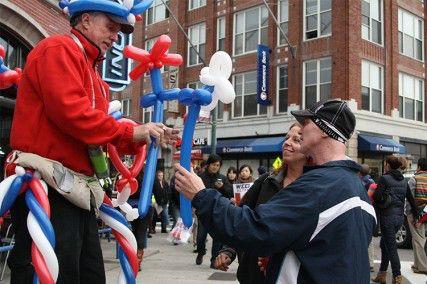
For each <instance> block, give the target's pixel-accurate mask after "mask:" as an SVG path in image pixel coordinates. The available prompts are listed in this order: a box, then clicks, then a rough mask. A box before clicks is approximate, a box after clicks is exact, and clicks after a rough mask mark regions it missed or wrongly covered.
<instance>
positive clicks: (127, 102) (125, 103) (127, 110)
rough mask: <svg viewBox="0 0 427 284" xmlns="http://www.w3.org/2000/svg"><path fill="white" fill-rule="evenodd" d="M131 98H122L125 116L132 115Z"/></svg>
mask: <svg viewBox="0 0 427 284" xmlns="http://www.w3.org/2000/svg"><path fill="white" fill-rule="evenodd" d="M131 106H132V105H131V99H123V100H122V110H121V111H122V113H123V116H125V117H129V116H130V115H131V113H132V112H131Z"/></svg>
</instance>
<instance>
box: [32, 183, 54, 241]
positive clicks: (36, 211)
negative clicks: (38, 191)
mask: <svg viewBox="0 0 427 284" xmlns="http://www.w3.org/2000/svg"><path fill="white" fill-rule="evenodd" d="M25 203H26V204H27V206H28V208H29V209H30V211H31V213H33V215H34V217H36V219H37V222H38V223H39V224H40V227H41V229H42V231H43V233H44V235H45V236H46V238H47V239H48V241H49V243H50V244H51V246H52V247H53V248H55V244H56V241H55V231H54V230H53V226H52V223H51V222H50V220H49V217H48V216H47V214H46V212H45V211H44V209H43V208H42V207H41V205H40V204H39V202H38V201H37V199H36V197H35V196H34V194H33V192H32V191H31V190H27V192H26V193H25Z"/></svg>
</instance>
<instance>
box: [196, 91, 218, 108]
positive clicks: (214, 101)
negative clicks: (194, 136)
mask: <svg viewBox="0 0 427 284" xmlns="http://www.w3.org/2000/svg"><path fill="white" fill-rule="evenodd" d="M217 105H218V96H214V95H213V94H212V102H211V103H210V104H208V105H207V106H202V107H201V108H200V112H202V111H205V112H210V111H211V110H213V109H214V108H216V106H217Z"/></svg>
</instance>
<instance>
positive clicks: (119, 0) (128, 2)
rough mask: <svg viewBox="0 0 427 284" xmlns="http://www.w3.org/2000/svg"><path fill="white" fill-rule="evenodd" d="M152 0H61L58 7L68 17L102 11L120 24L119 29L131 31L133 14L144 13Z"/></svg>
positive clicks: (133, 19) (128, 32)
mask: <svg viewBox="0 0 427 284" xmlns="http://www.w3.org/2000/svg"><path fill="white" fill-rule="evenodd" d="M152 3H153V0H61V1H60V2H59V7H61V9H62V10H63V11H64V13H65V14H68V15H69V16H70V18H72V17H74V16H76V15H79V14H82V13H85V12H103V13H105V14H106V15H107V16H108V17H110V18H111V19H112V20H113V21H115V22H117V23H120V24H121V25H122V28H121V31H122V32H123V33H126V34H130V33H132V32H133V29H134V25H135V16H136V15H140V14H142V13H144V12H145V11H146V10H147V9H148V8H149V7H150V6H151V4H152Z"/></svg>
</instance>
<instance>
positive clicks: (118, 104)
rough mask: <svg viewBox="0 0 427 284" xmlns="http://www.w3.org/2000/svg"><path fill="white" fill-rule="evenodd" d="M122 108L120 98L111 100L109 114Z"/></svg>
mask: <svg viewBox="0 0 427 284" xmlns="http://www.w3.org/2000/svg"><path fill="white" fill-rule="evenodd" d="M121 109H122V103H121V102H120V101H118V100H114V101H111V102H110V104H109V105H108V114H112V113H114V112H116V111H119V110H121Z"/></svg>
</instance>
